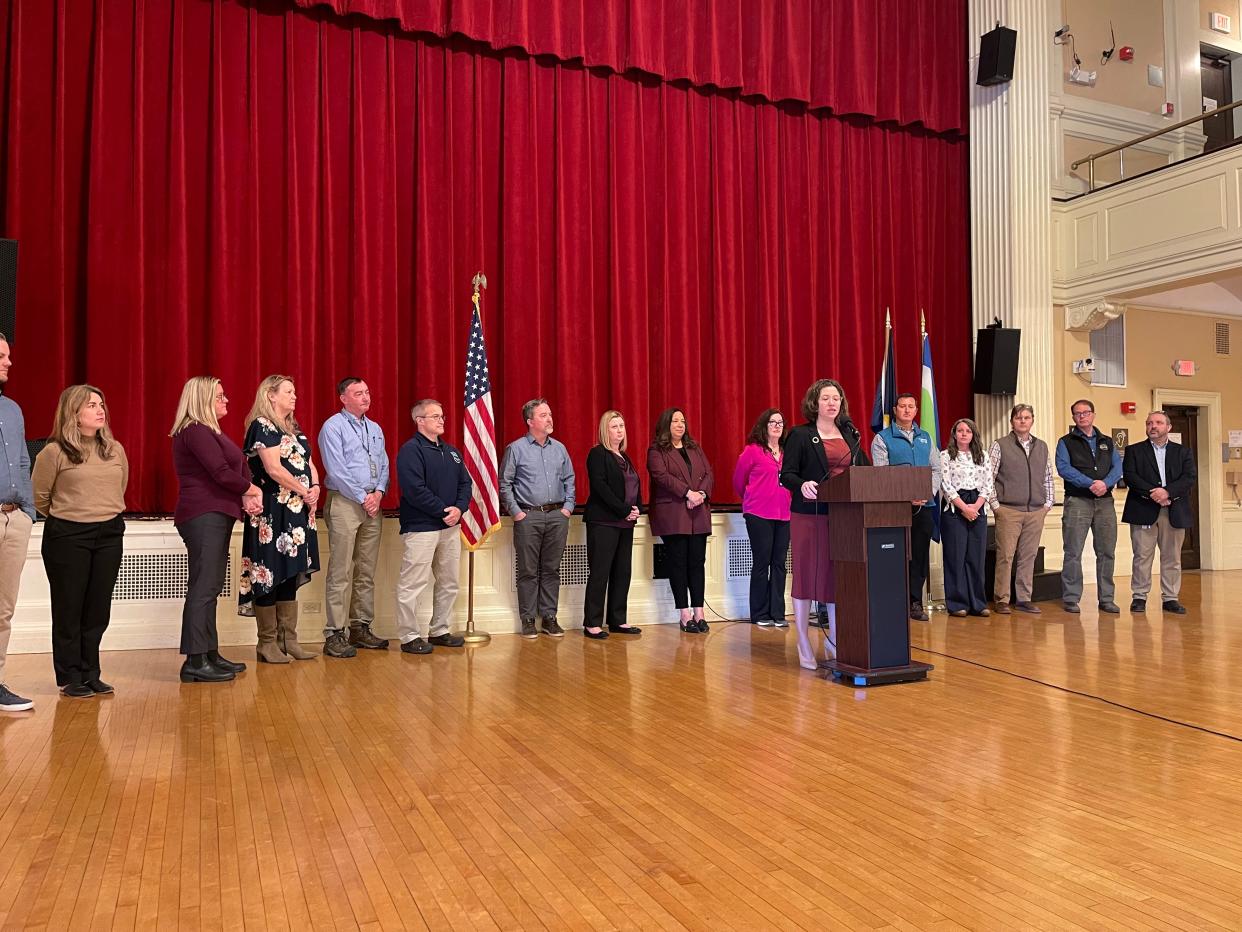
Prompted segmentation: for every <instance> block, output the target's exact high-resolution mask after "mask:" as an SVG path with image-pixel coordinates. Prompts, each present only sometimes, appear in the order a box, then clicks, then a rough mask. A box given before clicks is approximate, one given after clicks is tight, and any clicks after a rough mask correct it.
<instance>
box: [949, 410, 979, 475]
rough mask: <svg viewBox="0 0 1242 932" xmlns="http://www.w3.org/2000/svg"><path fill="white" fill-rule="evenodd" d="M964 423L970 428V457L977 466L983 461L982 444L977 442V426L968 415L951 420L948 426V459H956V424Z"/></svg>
mask: <svg viewBox="0 0 1242 932" xmlns="http://www.w3.org/2000/svg"><path fill="white" fill-rule="evenodd" d="M958 424H965V425H966V426H967V427H969V428H970V458H971V459H972V460H974V461H975V465H976V466H978V465H980V464H981V463H982V462H983V444H982V443H980V442H979V428H978V427H977V426H975V422H974V421H972V420H971V419H970V418H968V417H959V418H958V419H957V420H956V421H954V422H953V426H952V427H951V428H949V446H948V450H949V459H951V460H955V459H957V454H958V452H959V451H958V449H957V425H958Z"/></svg>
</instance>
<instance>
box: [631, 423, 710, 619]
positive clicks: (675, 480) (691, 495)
mask: <svg viewBox="0 0 1242 932" xmlns="http://www.w3.org/2000/svg"><path fill="white" fill-rule="evenodd" d="M647 473H648V474H649V475H650V477H651V507H650V509H649V512H648V520H649V522H650V524H651V533H652V534H655V535H657V536H659V537H660V538H661V539H662V540H663V541H664V552H665V556H666V558H667V560H668V582H669V586H671V587H672V590H673V601H674V602H675V603H676V605H677V608H678V610H679V612H680V614H681V619H680V622H681V630H682V631H685V632H689V633H694V632H699V633H706V631H707V621H706V619H704V617H703V589H704V585H705V579H704V577H705V573H704V564H705V562H706V560H707V537H708V535H709V534H711V532H712V509H711V504H710V503H709V502H708V499H709V498H710V497H711V494H712V483H713V481H714V477H713V475H712V467H711V464H710V463H709V462H707V457H706V456H705V455H704V453H703V450H702V448H700V447H699V445H698V444H697V443H695V441H694V438H693V437H691V436H690V432H689V430H687V428H686V415H685V412H684V411H682V409H681V408H668V409H666V410H665V411H664V412H663V413H662V414H661V415H660V417H659V419H658V420H657V421H656V429H655V439H654V440H653V441H652V444H651V446H650V447H649V448H648V450H647Z"/></svg>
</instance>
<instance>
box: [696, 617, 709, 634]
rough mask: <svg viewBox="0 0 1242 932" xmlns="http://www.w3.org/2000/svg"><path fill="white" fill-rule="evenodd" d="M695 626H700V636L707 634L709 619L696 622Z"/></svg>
mask: <svg viewBox="0 0 1242 932" xmlns="http://www.w3.org/2000/svg"><path fill="white" fill-rule="evenodd" d="M695 624H696V625H698V632H699V634H706V633H707V619H706V618H700V619H699V620H698V621H697V622H695Z"/></svg>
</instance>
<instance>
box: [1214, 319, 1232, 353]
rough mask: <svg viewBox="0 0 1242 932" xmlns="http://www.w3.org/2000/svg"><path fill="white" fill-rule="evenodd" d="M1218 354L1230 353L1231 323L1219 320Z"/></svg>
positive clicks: (1217, 327) (1217, 329)
mask: <svg viewBox="0 0 1242 932" xmlns="http://www.w3.org/2000/svg"><path fill="white" fill-rule="evenodd" d="M1216 355H1217V356H1228V355H1229V325H1228V324H1227V323H1222V322H1217V324H1216Z"/></svg>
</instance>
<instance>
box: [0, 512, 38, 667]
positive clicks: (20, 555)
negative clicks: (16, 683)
mask: <svg viewBox="0 0 1242 932" xmlns="http://www.w3.org/2000/svg"><path fill="white" fill-rule="evenodd" d="M33 524H34V522H33V521H31V520H30V516H29V515H27V514H26V512H24V511H10V512H8V513H7V514H5V513H3V512H0V683H3V682H4V660H5V657H7V656H8V653H9V635H10V634H11V633H12V631H13V609H14V608H15V607H16V606H17V589H18V586H20V585H21V581H22V568H23V567H25V565H26V549H27V547H28V546H29V545H30V528H31V527H32V526H33Z"/></svg>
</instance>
